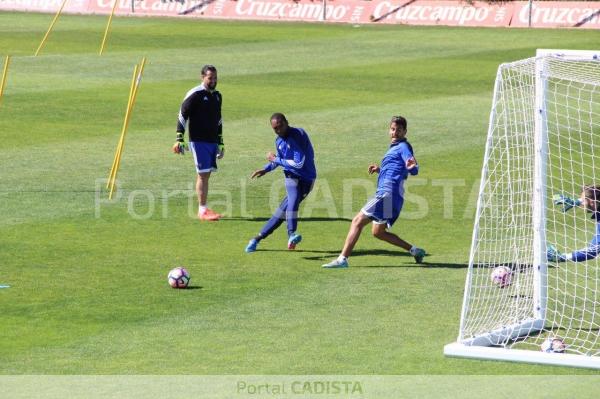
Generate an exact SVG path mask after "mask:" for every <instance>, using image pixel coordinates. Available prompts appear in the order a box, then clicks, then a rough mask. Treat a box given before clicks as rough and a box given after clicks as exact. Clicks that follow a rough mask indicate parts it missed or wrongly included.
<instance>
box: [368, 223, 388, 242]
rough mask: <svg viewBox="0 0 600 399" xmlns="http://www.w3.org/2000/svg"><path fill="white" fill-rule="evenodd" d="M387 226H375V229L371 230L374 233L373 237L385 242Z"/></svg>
mask: <svg viewBox="0 0 600 399" xmlns="http://www.w3.org/2000/svg"><path fill="white" fill-rule="evenodd" d="M384 226H385V225H383V224H374V225H373V229H372V230H371V232H372V233H373V236H374V237H376V238H379V239H380V240H383V239H384V237H385V234H386V230H385V227H384Z"/></svg>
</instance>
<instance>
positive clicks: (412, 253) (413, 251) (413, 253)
mask: <svg viewBox="0 0 600 399" xmlns="http://www.w3.org/2000/svg"><path fill="white" fill-rule="evenodd" d="M417 249H419V248H417V247H415V246H414V245H413V246H412V248H411V249H410V254H411V255H412V256H415V255H416V253H417Z"/></svg>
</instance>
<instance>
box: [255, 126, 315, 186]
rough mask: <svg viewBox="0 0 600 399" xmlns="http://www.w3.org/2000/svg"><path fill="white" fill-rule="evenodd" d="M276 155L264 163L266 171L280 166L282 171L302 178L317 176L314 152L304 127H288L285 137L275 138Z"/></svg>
mask: <svg viewBox="0 0 600 399" xmlns="http://www.w3.org/2000/svg"><path fill="white" fill-rule="evenodd" d="M275 147H276V148H277V157H276V158H275V160H274V161H273V162H269V163H268V164H267V165H265V167H264V169H265V170H266V171H271V170H273V169H275V168H276V167H278V166H281V167H282V168H283V170H284V171H286V172H288V173H290V174H292V175H294V176H297V177H298V178H300V179H304V180H314V179H316V178H317V169H316V167H315V154H314V151H313V146H312V143H311V142H310V138H309V137H308V134H307V133H306V131H304V129H302V128H296V127H291V126H290V127H289V128H288V134H287V137H285V138H282V137H279V136H277V139H276V140H275Z"/></svg>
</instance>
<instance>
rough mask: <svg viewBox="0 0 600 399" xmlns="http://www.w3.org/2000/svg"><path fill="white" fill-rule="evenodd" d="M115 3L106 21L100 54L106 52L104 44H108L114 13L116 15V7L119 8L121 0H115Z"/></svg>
mask: <svg viewBox="0 0 600 399" xmlns="http://www.w3.org/2000/svg"><path fill="white" fill-rule="evenodd" d="M114 1H115V2H114V4H113V6H112V10H111V11H110V16H109V17H108V22H107V23H106V29H105V30H104V37H103V38H102V45H101V46H100V55H102V53H103V52H104V45H105V44H106V38H107V37H108V30H109V29H110V23H111V22H112V19H113V15H115V9H116V8H117V4H118V3H119V0H114Z"/></svg>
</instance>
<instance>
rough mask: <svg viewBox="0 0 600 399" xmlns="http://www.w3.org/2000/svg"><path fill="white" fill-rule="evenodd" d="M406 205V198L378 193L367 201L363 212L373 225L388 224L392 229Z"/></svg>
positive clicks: (388, 193)
mask: <svg viewBox="0 0 600 399" xmlns="http://www.w3.org/2000/svg"><path fill="white" fill-rule="evenodd" d="M403 204H404V198H403V197H402V196H401V195H400V194H399V193H395V194H392V193H390V192H383V193H377V194H375V195H374V196H373V197H371V199H369V200H368V201H367V203H366V204H365V206H363V208H362V209H361V212H362V213H364V214H365V215H367V216H368V217H369V218H370V219H371V220H372V221H373V223H376V224H387V226H388V227H392V225H393V224H394V222H395V221H396V219H398V216H400V211H401V210H402V205H403Z"/></svg>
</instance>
